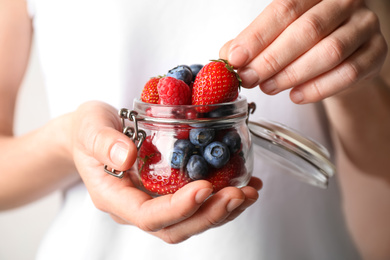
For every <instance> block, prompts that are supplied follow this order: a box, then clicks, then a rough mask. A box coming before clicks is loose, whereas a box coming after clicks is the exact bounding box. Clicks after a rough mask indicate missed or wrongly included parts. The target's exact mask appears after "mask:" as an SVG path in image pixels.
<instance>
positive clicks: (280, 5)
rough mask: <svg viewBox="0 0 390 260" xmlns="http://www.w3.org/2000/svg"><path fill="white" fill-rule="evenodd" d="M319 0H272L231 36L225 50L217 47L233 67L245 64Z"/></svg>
mask: <svg viewBox="0 0 390 260" xmlns="http://www.w3.org/2000/svg"><path fill="white" fill-rule="evenodd" d="M318 2H320V0H309V1H297V0H275V1H273V2H272V3H271V4H270V5H268V6H267V7H266V8H265V9H264V11H263V12H262V13H261V14H260V15H259V16H258V17H257V18H256V19H255V20H254V21H253V22H252V23H251V24H250V25H249V26H248V27H247V28H246V29H245V30H243V31H242V32H241V33H240V34H239V35H238V36H237V37H236V38H235V39H234V40H233V42H231V44H229V46H226V45H225V48H226V47H229V49H228V50H221V53H222V54H224V55H225V53H226V52H227V55H225V56H227V59H228V61H229V63H230V64H231V65H232V66H234V67H235V68H241V67H243V66H245V65H246V64H248V63H249V62H250V61H251V60H252V59H253V58H255V57H256V56H257V55H258V54H259V53H260V52H261V51H263V50H264V49H265V48H266V47H267V46H268V45H269V44H270V43H271V42H273V41H274V40H275V39H276V37H277V36H278V35H279V34H281V33H282V31H284V29H285V28H287V26H288V25H290V24H291V23H292V22H293V21H294V20H296V19H297V18H298V17H299V16H301V15H302V14H303V13H304V12H306V11H307V10H308V9H310V8H311V7H313V6H314V5H316V4H317V3H318Z"/></svg>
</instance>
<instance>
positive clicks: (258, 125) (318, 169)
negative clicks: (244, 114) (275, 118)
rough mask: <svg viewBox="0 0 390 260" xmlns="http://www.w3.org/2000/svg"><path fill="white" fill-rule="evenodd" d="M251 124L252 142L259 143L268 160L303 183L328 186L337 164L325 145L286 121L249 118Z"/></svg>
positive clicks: (249, 124)
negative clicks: (294, 128)
mask: <svg viewBox="0 0 390 260" xmlns="http://www.w3.org/2000/svg"><path fill="white" fill-rule="evenodd" d="M248 127H249V131H250V132H251V134H252V140H253V143H254V144H257V145H258V146H260V148H261V152H262V155H264V156H265V157H266V158H267V159H271V160H273V161H275V162H277V163H278V164H280V165H281V166H283V168H285V169H287V170H288V172H289V173H291V174H293V175H295V176H296V177H298V178H299V179H301V180H303V181H304V182H307V183H310V184H312V185H314V186H317V187H321V188H327V186H328V180H329V178H330V177H332V176H333V175H334V173H335V166H334V165H333V163H332V162H331V161H330V155H329V152H328V150H327V149H326V148H325V147H323V146H322V145H321V144H319V143H318V142H316V141H314V140H311V139H309V138H306V137H304V136H302V135H301V134H299V133H298V132H297V131H295V130H293V129H291V128H289V127H287V126H285V125H283V124H280V123H275V122H272V121H269V120H266V119H260V120H256V122H253V121H249V122H248Z"/></svg>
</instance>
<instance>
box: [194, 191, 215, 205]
mask: <svg viewBox="0 0 390 260" xmlns="http://www.w3.org/2000/svg"><path fill="white" fill-rule="evenodd" d="M212 192H213V189H210V188H205V189H201V190H199V191H198V192H197V193H196V195H195V201H196V203H198V204H200V203H202V202H204V201H205V200H206V199H207V198H208V197H209V196H210V195H211V193H212Z"/></svg>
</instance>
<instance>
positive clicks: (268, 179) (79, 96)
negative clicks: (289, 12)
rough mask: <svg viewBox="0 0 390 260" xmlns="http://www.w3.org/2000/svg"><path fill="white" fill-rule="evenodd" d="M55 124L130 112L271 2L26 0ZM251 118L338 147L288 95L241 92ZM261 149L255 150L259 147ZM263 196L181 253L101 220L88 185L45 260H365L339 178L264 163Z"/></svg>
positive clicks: (46, 244) (69, 196) (315, 115)
mask: <svg viewBox="0 0 390 260" xmlns="http://www.w3.org/2000/svg"><path fill="white" fill-rule="evenodd" d="M28 1H29V5H28V6H29V12H30V14H31V17H32V18H33V22H34V30H35V35H36V36H35V37H36V38H35V39H36V42H37V46H38V52H39V54H40V58H41V63H42V67H43V72H44V76H45V80H46V85H47V91H48V97H49V100H50V104H49V105H50V112H51V115H52V116H53V117H55V116H58V115H60V114H63V113H66V112H69V111H73V110H74V109H76V108H77V106H78V105H80V104H81V103H83V102H85V101H87V100H92V99H97V100H102V101H105V102H107V103H110V104H112V105H113V106H115V107H117V108H118V109H119V108H121V107H128V108H131V106H132V100H133V98H135V97H138V96H139V95H140V92H141V88H142V86H143V85H144V83H145V82H146V80H147V79H148V78H149V77H151V76H155V75H161V74H164V73H166V72H167V70H168V69H170V68H172V67H174V66H176V65H178V64H193V63H203V64H205V63H207V62H208V60H209V59H213V58H217V57H218V52H219V49H220V48H221V46H222V45H223V44H224V43H225V42H226V41H228V40H230V39H232V38H234V37H235V36H236V35H237V34H238V33H239V32H240V31H241V30H242V29H244V28H245V27H246V26H247V25H248V24H249V23H250V22H251V21H252V20H253V19H254V18H255V17H256V16H257V15H258V14H259V13H260V12H261V10H262V9H263V8H264V7H265V6H266V4H268V3H269V1H255V0H248V1H236V0H198V1H184V0H170V1H151V0H143V1H131V0H28ZM242 94H243V95H245V96H247V97H248V99H249V101H255V102H256V103H257V106H258V109H257V111H256V113H255V115H253V116H252V117H251V119H255V118H256V117H266V118H269V119H271V120H275V121H278V122H281V123H284V124H286V125H288V126H291V127H292V128H295V129H297V130H299V131H300V132H301V133H303V134H305V135H308V136H310V137H311V138H313V139H315V140H317V141H319V142H321V143H322V144H324V145H325V146H327V147H328V148H329V149H330V148H331V147H330V146H329V138H328V135H327V129H326V121H325V117H324V114H323V112H322V110H321V108H320V107H319V106H317V105H305V106H298V105H294V104H293V103H291V102H290V101H289V99H288V93H282V94H280V95H277V96H274V97H270V96H266V95H264V94H262V93H261V92H260V91H259V90H258V89H253V90H243V91H242ZM255 150H256V149H255ZM255 161H256V164H255V172H254V174H255V175H256V176H259V177H261V178H262V180H263V181H264V188H263V190H262V191H261V193H260V199H259V201H258V202H256V204H255V205H254V206H253V207H251V208H250V209H248V210H247V211H246V212H245V213H244V214H243V215H241V216H240V217H239V218H238V219H236V220H235V221H233V222H231V223H229V224H227V225H225V226H223V227H221V228H216V229H213V230H209V231H207V232H205V233H203V234H201V235H197V236H195V237H193V238H191V239H189V240H187V241H185V242H183V243H181V244H178V245H167V244H165V243H164V242H162V241H160V240H159V239H157V238H154V237H153V236H151V235H149V234H147V233H145V232H143V231H140V230H139V229H137V228H136V227H132V226H122V225H118V224H116V223H115V222H114V221H112V220H111V218H110V217H109V216H108V215H107V214H106V213H103V212H100V211H98V210H97V209H96V208H95V207H94V206H93V204H92V202H91V199H90V198H89V196H88V193H87V191H86V189H85V187H84V186H83V184H82V183H80V184H78V185H76V186H75V187H73V188H71V189H69V190H67V191H65V199H64V205H63V207H62V210H61V211H60V213H59V215H58V217H57V219H56V221H55V222H54V223H53V226H52V228H51V229H50V230H49V232H48V234H47V236H46V237H45V239H44V241H43V243H42V246H41V248H40V251H39V254H38V256H37V259H42V260H44V259H50V260H51V259H83V260H85V259H94V260H95V259H115V260H120V259H145V260H147V259H153V260H155V259H173V260H174V259H186V260H190V259H224V260H228V259H232V260H236V259H240V258H245V259H248V260H261V259H267V260H272V259H275V260H280V259H297V260H298V259H299V260H304V259H310V260H313V259H343V260H345V259H359V257H358V256H357V254H356V250H355V248H354V247H353V246H352V243H351V241H350V238H349V236H348V234H347V231H346V228H345V223H344V221H343V218H342V213H341V209H340V195H339V191H338V188H337V183H336V179H335V178H333V179H332V181H331V183H330V187H329V189H328V190H322V189H318V188H315V187H311V186H309V185H307V184H304V183H301V182H299V181H297V180H296V179H295V178H293V177H290V176H288V175H286V174H285V173H284V172H283V169H281V168H280V167H277V166H275V165H271V164H269V163H268V162H264V161H262V160H261V158H260V157H259V156H258V155H257V158H256V160H255Z"/></svg>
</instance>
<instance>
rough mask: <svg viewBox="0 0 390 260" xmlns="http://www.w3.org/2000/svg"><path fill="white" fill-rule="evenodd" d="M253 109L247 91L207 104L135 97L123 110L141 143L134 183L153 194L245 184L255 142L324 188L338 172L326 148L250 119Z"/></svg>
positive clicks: (129, 130)
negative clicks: (199, 185)
mask: <svg viewBox="0 0 390 260" xmlns="http://www.w3.org/2000/svg"><path fill="white" fill-rule="evenodd" d="M255 108H256V106H255V104H254V103H250V104H248V103H247V100H246V98H245V97H243V96H239V97H238V99H237V100H236V101H234V102H229V103H223V104H216V105H206V106H194V105H185V106H169V105H158V104H149V103H145V102H142V101H140V100H138V99H136V100H134V103H133V110H129V109H121V110H120V111H119V116H120V117H121V119H122V124H123V133H124V134H126V135H127V136H129V138H131V139H132V140H133V141H134V142H135V143H136V145H137V148H138V157H137V162H136V165H135V167H134V168H135V171H128V174H130V177H131V179H132V181H133V183H134V184H135V185H136V186H137V187H138V188H139V189H141V190H143V191H145V192H146V193H148V194H150V195H152V196H161V195H165V194H171V193H174V192H176V191H177V190H178V189H180V188H181V187H183V186H184V185H186V184H188V183H190V182H192V181H196V180H207V181H209V182H211V183H212V184H213V188H214V192H217V191H219V190H220V189H222V188H224V187H227V186H234V187H243V186H245V185H247V184H248V182H249V180H250V178H251V176H252V172H253V164H254V163H253V160H254V159H253V156H254V155H253V147H252V146H253V144H256V145H258V146H259V147H260V148H261V151H262V152H261V153H262V157H263V158H265V162H266V163H268V162H274V163H277V164H278V165H281V166H284V168H285V170H286V172H288V173H291V174H293V175H294V176H297V177H298V178H299V179H301V180H303V181H305V182H307V183H309V184H312V185H314V186H317V187H321V188H326V187H327V185H328V179H329V178H330V177H331V176H333V174H334V172H335V167H334V165H333V164H332V162H331V160H330V155H329V153H328V151H327V150H326V149H325V148H324V147H323V146H322V145H321V144H319V143H317V142H316V141H314V140H312V139H310V138H306V137H304V136H302V135H301V134H300V133H298V132H297V131H295V130H293V129H291V128H289V127H287V126H285V125H282V124H279V123H276V122H272V121H269V120H267V119H261V120H257V121H256V122H251V121H249V120H248V119H249V114H250V113H253V112H254V110H255ZM126 119H128V120H127V121H126ZM130 121H131V122H132V125H128V124H127V123H128V122H130ZM252 138H253V143H252ZM105 171H106V172H107V173H109V174H111V175H113V176H115V177H119V178H121V177H123V175H124V174H125V172H118V171H116V170H115V169H112V170H109V169H108V168H107V166H105Z"/></svg>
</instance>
